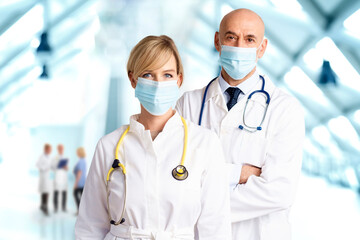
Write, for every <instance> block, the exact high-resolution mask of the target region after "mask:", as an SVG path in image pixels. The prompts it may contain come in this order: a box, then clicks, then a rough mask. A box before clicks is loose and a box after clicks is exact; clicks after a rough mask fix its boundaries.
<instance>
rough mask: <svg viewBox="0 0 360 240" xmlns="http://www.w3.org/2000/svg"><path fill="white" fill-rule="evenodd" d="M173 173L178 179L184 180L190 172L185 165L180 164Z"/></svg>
mask: <svg viewBox="0 0 360 240" xmlns="http://www.w3.org/2000/svg"><path fill="white" fill-rule="evenodd" d="M172 175H173V177H174V178H175V179H176V180H179V181H182V180H185V179H186V178H187V177H188V176H189V172H188V171H187V170H186V168H185V167H184V166H183V165H178V166H176V167H175V168H174V169H173V170H172Z"/></svg>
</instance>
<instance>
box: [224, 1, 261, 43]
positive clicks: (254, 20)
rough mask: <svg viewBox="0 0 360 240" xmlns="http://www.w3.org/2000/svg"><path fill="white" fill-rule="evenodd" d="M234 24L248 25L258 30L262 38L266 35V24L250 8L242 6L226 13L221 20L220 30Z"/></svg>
mask: <svg viewBox="0 0 360 240" xmlns="http://www.w3.org/2000/svg"><path fill="white" fill-rule="evenodd" d="M234 25H246V26H247V27H249V28H253V29H254V30H255V31H256V32H258V33H259V34H260V37H261V38H263V37H264V34H265V24H264V22H263V20H262V19H261V17H260V16H259V15H257V14H256V13H255V12H253V11H251V10H250V9H246V8H240V9H236V10H234V11H231V12H230V13H228V14H226V15H225V16H224V18H223V19H222V20H221V23H220V27H219V32H220V33H221V32H223V31H226V30H228V28H229V27H231V26H234Z"/></svg>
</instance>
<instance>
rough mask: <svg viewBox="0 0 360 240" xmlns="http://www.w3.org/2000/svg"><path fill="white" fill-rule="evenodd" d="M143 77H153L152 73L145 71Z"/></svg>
mask: <svg viewBox="0 0 360 240" xmlns="http://www.w3.org/2000/svg"><path fill="white" fill-rule="evenodd" d="M142 77H143V78H150V77H151V73H145V74H143V75H142Z"/></svg>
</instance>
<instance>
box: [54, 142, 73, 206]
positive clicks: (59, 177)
mask: <svg viewBox="0 0 360 240" xmlns="http://www.w3.org/2000/svg"><path fill="white" fill-rule="evenodd" d="M57 150H58V155H57V156H56V157H55V158H54V159H53V162H52V169H53V170H54V172H55V179H54V211H55V212H57V211H58V199H59V193H61V198H62V210H63V211H64V212H66V195H67V182H68V179H67V178H68V176H67V171H68V164H69V159H68V158H66V157H64V146H63V145H62V144H59V145H58V146H57Z"/></svg>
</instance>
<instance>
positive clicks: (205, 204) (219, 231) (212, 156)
mask: <svg viewBox="0 0 360 240" xmlns="http://www.w3.org/2000/svg"><path fill="white" fill-rule="evenodd" d="M214 139H215V140H216V141H213V143H214V144H213V146H209V148H208V149H209V150H210V151H209V152H208V154H206V155H207V158H208V163H207V164H208V168H207V172H206V173H205V174H204V176H203V183H202V196H201V204H202V209H201V214H200V217H199V219H198V221H197V224H196V232H197V235H198V236H197V237H198V238H196V239H201V240H210V239H211V240H228V239H231V223H230V201H229V188H228V176H227V171H226V166H225V161H224V156H223V153H222V148H221V143H220V141H219V140H218V139H217V137H215V134H214Z"/></svg>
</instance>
